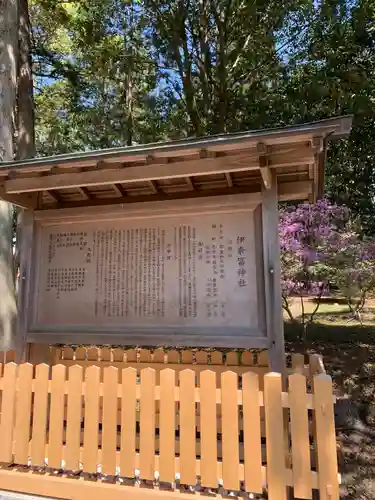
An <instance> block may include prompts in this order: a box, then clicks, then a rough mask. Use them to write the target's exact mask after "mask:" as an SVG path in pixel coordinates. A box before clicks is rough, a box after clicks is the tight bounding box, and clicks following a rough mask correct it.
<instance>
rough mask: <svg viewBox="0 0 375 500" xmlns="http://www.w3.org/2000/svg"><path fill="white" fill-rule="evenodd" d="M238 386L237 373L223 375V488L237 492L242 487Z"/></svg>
mask: <svg viewBox="0 0 375 500" xmlns="http://www.w3.org/2000/svg"><path fill="white" fill-rule="evenodd" d="M237 386H238V377H237V374H236V373H234V372H229V371H228V372H224V373H222V374H221V413H222V424H221V425H222V443H223V444H222V446H223V451H222V454H223V455H222V457H223V458H222V460H223V486H224V488H225V489H229V490H235V491H237V490H239V485H240V478H239V444H238V440H239V430H238V404H237Z"/></svg>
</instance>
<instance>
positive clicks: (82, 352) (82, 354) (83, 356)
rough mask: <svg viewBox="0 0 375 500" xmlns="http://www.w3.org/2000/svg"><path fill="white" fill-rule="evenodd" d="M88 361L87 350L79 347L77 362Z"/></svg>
mask: <svg viewBox="0 0 375 500" xmlns="http://www.w3.org/2000/svg"><path fill="white" fill-rule="evenodd" d="M85 359H86V349H85V348H84V347H77V349H76V360H77V361H80V360H85Z"/></svg>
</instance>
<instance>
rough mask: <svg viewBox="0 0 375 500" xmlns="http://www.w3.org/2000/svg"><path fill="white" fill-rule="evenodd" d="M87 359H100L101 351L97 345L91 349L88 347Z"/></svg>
mask: <svg viewBox="0 0 375 500" xmlns="http://www.w3.org/2000/svg"><path fill="white" fill-rule="evenodd" d="M87 359H88V360H89V361H98V359H99V351H98V349H97V348H96V347H90V348H89V349H87Z"/></svg>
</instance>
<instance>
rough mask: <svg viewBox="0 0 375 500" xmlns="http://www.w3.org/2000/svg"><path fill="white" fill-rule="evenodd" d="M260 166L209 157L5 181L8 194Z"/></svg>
mask: <svg viewBox="0 0 375 500" xmlns="http://www.w3.org/2000/svg"><path fill="white" fill-rule="evenodd" d="M254 169H255V170H257V169H259V163H258V161H257V157H256V156H251V155H238V156H234V157H232V158H231V159H228V158H207V159H205V160H192V161H186V162H181V163H179V164H175V165H173V166H171V165H164V164H162V165H142V166H138V167H128V168H120V169H112V170H93V171H90V172H80V173H73V174H71V173H70V174H68V173H66V174H56V175H50V176H46V177H27V178H17V179H9V180H7V181H5V191H6V193H8V194H12V193H24V192H33V191H46V190H48V189H62V188H66V189H67V188H77V187H78V188H79V187H82V186H100V185H109V184H116V183H121V184H122V183H134V182H142V181H150V180H158V179H177V178H186V177H188V176H195V175H210V174H215V173H226V172H243V171H246V170H254Z"/></svg>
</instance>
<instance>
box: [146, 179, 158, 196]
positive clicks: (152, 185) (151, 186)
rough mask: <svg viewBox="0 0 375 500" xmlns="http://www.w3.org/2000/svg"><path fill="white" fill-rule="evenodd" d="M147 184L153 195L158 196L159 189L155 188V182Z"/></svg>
mask: <svg viewBox="0 0 375 500" xmlns="http://www.w3.org/2000/svg"><path fill="white" fill-rule="evenodd" d="M148 184H149V186H150V188H151V190H152V192H153V193H154V194H158V193H159V188H158V186H157V184H156V182H155V181H148Z"/></svg>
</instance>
